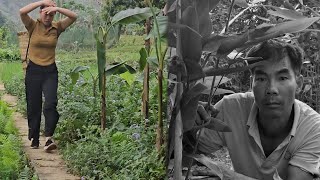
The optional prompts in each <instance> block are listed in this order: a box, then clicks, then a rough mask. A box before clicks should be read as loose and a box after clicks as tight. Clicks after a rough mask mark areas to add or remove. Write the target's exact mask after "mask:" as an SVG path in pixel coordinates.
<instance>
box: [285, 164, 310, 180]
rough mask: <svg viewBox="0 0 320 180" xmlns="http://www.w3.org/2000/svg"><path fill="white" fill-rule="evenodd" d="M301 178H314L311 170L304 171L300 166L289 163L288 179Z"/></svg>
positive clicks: (308, 179)
mask: <svg viewBox="0 0 320 180" xmlns="http://www.w3.org/2000/svg"><path fill="white" fill-rule="evenodd" d="M300 179H304V180H312V179H313V177H312V175H311V174H310V173H309V172H307V171H304V170H302V169H301V168H299V167H296V166H292V165H289V167H288V180H300Z"/></svg>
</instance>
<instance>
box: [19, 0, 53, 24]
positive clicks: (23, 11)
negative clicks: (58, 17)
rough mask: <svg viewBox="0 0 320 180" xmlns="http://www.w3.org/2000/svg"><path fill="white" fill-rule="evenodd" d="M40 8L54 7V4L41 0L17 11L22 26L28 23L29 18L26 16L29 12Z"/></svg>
mask: <svg viewBox="0 0 320 180" xmlns="http://www.w3.org/2000/svg"><path fill="white" fill-rule="evenodd" d="M40 6H56V4H55V3H54V2H53V1H52V0H43V1H37V2H34V3H30V4H28V5H26V6H24V7H23V8H21V9H20V10H19V12H20V18H21V20H22V22H23V24H24V25H27V24H28V23H29V21H30V16H29V15H28V13H29V12H31V11H33V10H34V9H36V8H38V7H40Z"/></svg>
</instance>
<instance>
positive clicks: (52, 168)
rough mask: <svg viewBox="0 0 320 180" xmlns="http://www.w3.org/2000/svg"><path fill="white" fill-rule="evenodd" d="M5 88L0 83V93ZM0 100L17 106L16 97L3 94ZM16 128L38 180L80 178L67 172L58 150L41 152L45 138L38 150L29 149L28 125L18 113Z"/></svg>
mask: <svg viewBox="0 0 320 180" xmlns="http://www.w3.org/2000/svg"><path fill="white" fill-rule="evenodd" d="M4 91H5V88H4V86H3V84H1V83H0V92H4ZM1 99H2V100H3V101H5V102H7V103H8V105H9V106H10V107H12V108H14V107H15V106H16V105H17V97H15V96H11V95H9V94H4V95H3V96H2V97H1ZM13 118H14V122H15V125H16V127H17V128H18V129H19V136H20V137H21V140H22V148H23V151H24V152H25V154H26V155H27V157H28V159H29V160H30V162H31V165H32V166H33V168H34V170H35V173H36V174H37V175H38V177H39V179H40V180H76V179H81V178H80V177H77V176H74V175H72V174H71V173H69V172H68V171H67V167H66V165H65V163H64V162H63V160H62V156H61V155H60V154H59V150H56V151H52V152H50V153H47V152H45V151H44V150H43V147H44V144H45V137H43V136H40V147H39V149H30V144H31V141H29V140H28V123H27V120H26V119H25V118H24V117H23V116H22V114H20V113H18V112H14V114H13Z"/></svg>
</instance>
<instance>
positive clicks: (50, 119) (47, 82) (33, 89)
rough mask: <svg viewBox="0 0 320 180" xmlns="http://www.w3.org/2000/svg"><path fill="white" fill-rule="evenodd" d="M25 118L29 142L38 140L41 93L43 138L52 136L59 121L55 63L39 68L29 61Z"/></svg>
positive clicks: (26, 79) (26, 80)
mask: <svg viewBox="0 0 320 180" xmlns="http://www.w3.org/2000/svg"><path fill="white" fill-rule="evenodd" d="M25 85H26V99H27V116H28V126H29V135H28V138H29V140H31V139H32V138H33V139H39V134H40V122H41V111H42V93H43V95H44V100H45V102H44V108H43V114H44V117H45V136H46V137H50V136H52V135H53V133H54V130H55V128H56V125H57V123H58V119H59V113H58V111H57V104H58V99H57V89H58V71H57V66H56V64H55V63H53V64H51V65H49V66H39V65H36V64H34V63H33V62H32V61H29V64H28V67H27V71H26V78H25Z"/></svg>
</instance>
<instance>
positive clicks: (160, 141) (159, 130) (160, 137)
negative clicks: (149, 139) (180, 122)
mask: <svg viewBox="0 0 320 180" xmlns="http://www.w3.org/2000/svg"><path fill="white" fill-rule="evenodd" d="M162 79H163V71H162V69H161V68H159V69H158V108H159V109H158V126H157V137H156V148H157V151H158V152H160V150H161V146H162V144H163V120H162V110H163V106H162V104H163V103H162V99H163V98H162Z"/></svg>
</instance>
